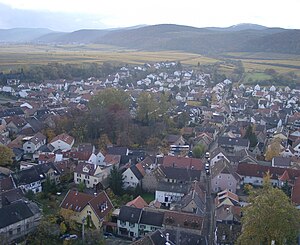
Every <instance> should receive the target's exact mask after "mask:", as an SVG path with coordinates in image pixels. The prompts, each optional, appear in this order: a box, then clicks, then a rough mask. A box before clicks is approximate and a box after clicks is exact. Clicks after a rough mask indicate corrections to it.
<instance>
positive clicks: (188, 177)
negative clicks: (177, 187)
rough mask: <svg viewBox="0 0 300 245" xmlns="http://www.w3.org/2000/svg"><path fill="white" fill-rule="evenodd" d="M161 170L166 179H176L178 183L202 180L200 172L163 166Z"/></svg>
mask: <svg viewBox="0 0 300 245" xmlns="http://www.w3.org/2000/svg"><path fill="white" fill-rule="evenodd" d="M160 169H161V170H162V172H163V174H164V175H165V178H167V179H176V180H178V181H193V180H200V175H201V171H200V170H194V169H185V168H173V167H163V166H161V167H160Z"/></svg>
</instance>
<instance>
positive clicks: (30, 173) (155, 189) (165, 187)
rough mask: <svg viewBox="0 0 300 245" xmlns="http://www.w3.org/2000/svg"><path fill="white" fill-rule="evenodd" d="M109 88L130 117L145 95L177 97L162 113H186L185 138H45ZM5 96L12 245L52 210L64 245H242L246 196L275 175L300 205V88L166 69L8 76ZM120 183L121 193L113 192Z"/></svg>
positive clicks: (6, 223)
mask: <svg viewBox="0 0 300 245" xmlns="http://www.w3.org/2000/svg"><path fill="white" fill-rule="evenodd" d="M132 74H142V75H143V78H141V79H138V80H132V79H131V78H132ZM107 89H117V90H122V91H125V92H126V93H127V94H129V96H130V99H131V104H130V115H131V117H132V118H135V117H137V110H138V107H139V104H138V103H137V101H138V97H139V95H140V94H141V93H143V92H145V91H146V92H147V93H149V94H154V95H158V96H157V97H159V95H161V94H168V95H170V96H169V98H171V100H172V107H171V108H168V110H166V115H167V116H168V117H169V118H171V119H174V120H175V119H176V120H177V119H178V118H179V117H180V115H183V113H184V115H185V117H184V120H183V123H179V122H178V121H179V119H178V120H177V121H176V122H178V125H180V126H181V128H180V130H179V132H177V133H176V134H175V133H173V134H171V133H170V134H168V135H165V137H164V139H163V140H164V142H165V143H164V146H165V147H158V148H155V150H153V149H151V151H150V150H148V149H146V147H145V146H139V147H133V145H125V144H124V143H122V144H121V143H120V144H119V145H118V144H108V145H106V146H105V149H106V150H105V151H103V150H102V149H101V148H100V147H99V145H95V144H93V143H92V142H82V140H81V139H80V138H79V137H78V136H77V135H72V134H71V133H69V132H62V133H60V134H57V135H53V134H50V133H49V130H51V129H52V131H51V132H53V129H55V128H56V127H57V124H56V122H57V120H59V119H61V118H67V117H69V115H70V111H72V110H76V111H77V112H79V113H80V112H82V113H83V112H86V111H88V110H89V109H90V107H89V102H90V101H91V100H92V98H93V97H94V96H96V95H97V94H98V93H99V92H100V91H101V92H102V93H103V91H104V92H105V91H106V90H107ZM0 92H1V95H3V96H5V98H11V100H10V102H9V103H2V105H1V106H0V122H1V125H0V146H1V147H2V148H1V149H5V150H6V149H10V151H11V152H13V154H12V155H11V158H12V159H11V160H12V162H13V163H12V164H11V165H9V164H5V163H1V166H2V167H0V217H1V219H0V237H1V240H2V241H4V244H6V243H5V242H7V244H9V243H11V242H16V241H18V242H21V241H24V239H25V240H26V239H33V238H32V237H30V234H35V233H34V232H36V231H39V232H41V229H42V228H41V226H42V225H43V222H44V219H45V216H47V215H49V213H51V210H57V211H58V213H56V214H52V213H51V215H52V216H51V217H54V216H55V215H56V216H58V215H59V216H61V217H62V218H60V219H59V221H58V218H55V221H52V223H51V222H50V221H49V220H48V221H47V222H50V223H51V224H52V225H53V227H54V228H53V229H52V228H51V229H50V228H49V230H48V235H49V236H50V237H51V239H53V241H56V244H57V242H61V243H64V244H65V243H66V244H68V243H67V242H70V244H73V243H72V242H74V244H75V243H76V242H79V241H82V242H83V241H86V243H87V244H93V243H89V241H92V240H93V239H96V238H95V237H94V238H93V235H94V233H93V232H94V231H95V232H96V233H97V234H98V236H96V235H95V236H96V237H97V239H99V241H100V240H101V239H102V240H103V239H104V240H103V241H104V242H106V244H114V243H113V242H114V240H115V241H118V243H119V244H122V241H124V244H129V243H130V244H136V245H138V244H167V243H166V242H168V244H203V245H204V244H218V245H221V244H222V245H225V244H234V243H235V242H236V239H237V238H238V236H239V235H240V233H241V230H242V225H241V218H242V215H243V213H242V207H244V206H246V205H247V202H248V193H249V190H250V189H251V188H259V187H261V186H262V185H263V178H264V177H265V175H266V174H267V173H268V174H269V176H270V181H271V183H272V185H273V186H274V187H276V188H280V189H282V190H284V192H285V193H286V194H287V195H288V196H289V197H290V198H291V201H292V203H293V205H294V206H296V207H297V208H300V178H298V177H299V176H300V100H299V98H300V87H295V88H290V87H288V86H286V87H282V86H278V85H275V84H274V85H272V86H268V87H267V86H260V85H258V84H257V85H255V86H252V85H247V84H243V83H242V82H241V81H240V82H239V83H236V82H232V81H231V80H229V79H224V80H223V81H221V82H214V81H213V80H212V76H211V74H209V73H206V72H201V71H195V70H193V69H191V68H188V67H187V68H185V67H184V66H181V65H180V66H179V65H178V63H177V62H159V63H154V64H145V65H141V66H133V65H132V66H123V67H121V68H120V69H119V70H118V71H116V72H115V73H113V74H110V75H109V76H108V77H105V78H94V77H91V78H89V79H86V80H83V79H81V80H79V79H78V80H65V79H58V80H53V81H41V82H40V83H28V82H23V81H22V80H19V79H16V78H12V79H8V80H7V83H6V84H5V85H3V86H1V87H0ZM150 113H153V111H152V112H150ZM147 115H148V114H147ZM159 116H160V115H157V117H159ZM181 119H182V118H181ZM47 132H48V133H47ZM1 154H2V153H1ZM5 154H6V153H5ZM3 155H4V150H3ZM12 166H17V169H16V168H13V167H12ZM118 174H120V176H121V177H120V178H119V180H120V179H121V184H122V186H121V188H120V189H122V190H118V188H116V187H114V186H112V183H114V184H115V182H117V178H118ZM113 176H114V177H113ZM116 176H117V177H116ZM116 184H117V183H116ZM53 190H54V191H53ZM118 191H119V194H120V193H121V194H122V195H119V194H118V193H116V192H118ZM42 194H44V195H42ZM39 195H40V196H41V199H37V198H36V196H39ZM124 196H125V197H126V198H122V199H124V200H122V201H120V200H121V197H124ZM45 197H46V198H45ZM128 197H129V198H128ZM47 198H48V199H47ZM48 202H49V204H48ZM50 203H51V204H50ZM56 216H55V217H56ZM49 227H50V226H49ZM51 227H52V226H51ZM91 230H92V231H93V232H91ZM37 237H38V236H37ZM49 239H50V238H49ZM89 239H90V240H89ZM49 244H50V243H49Z"/></svg>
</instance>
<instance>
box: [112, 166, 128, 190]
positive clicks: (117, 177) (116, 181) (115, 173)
mask: <svg viewBox="0 0 300 245" xmlns="http://www.w3.org/2000/svg"><path fill="white" fill-rule="evenodd" d="M123 180H124V178H123V175H122V173H121V171H119V170H118V169H117V167H116V166H115V165H114V166H113V168H112V169H111V170H110V176H109V186H110V188H111V189H112V191H113V192H114V194H116V195H122V191H123V189H122V186H123Z"/></svg>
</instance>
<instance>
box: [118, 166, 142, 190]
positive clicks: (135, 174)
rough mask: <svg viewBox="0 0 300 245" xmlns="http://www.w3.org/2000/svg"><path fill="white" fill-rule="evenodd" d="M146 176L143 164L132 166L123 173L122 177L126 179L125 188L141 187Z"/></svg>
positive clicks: (124, 181)
mask: <svg viewBox="0 0 300 245" xmlns="http://www.w3.org/2000/svg"><path fill="white" fill-rule="evenodd" d="M144 175H145V170H144V168H143V166H142V164H140V163H138V164H136V165H132V166H131V167H129V168H127V169H126V170H125V171H124V172H123V173H122V176H123V177H124V180H123V188H124V189H127V188H136V187H137V185H140V186H141V182H142V179H143V177H144Z"/></svg>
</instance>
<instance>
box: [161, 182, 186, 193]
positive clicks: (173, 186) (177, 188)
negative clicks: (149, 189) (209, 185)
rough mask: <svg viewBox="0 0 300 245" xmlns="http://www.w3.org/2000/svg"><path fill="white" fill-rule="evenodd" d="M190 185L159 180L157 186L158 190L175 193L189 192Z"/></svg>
mask: <svg viewBox="0 0 300 245" xmlns="http://www.w3.org/2000/svg"><path fill="white" fill-rule="evenodd" d="M189 188H190V185H187V184H180V183H169V182H159V183H158V186H157V190H158V191H166V192H173V193H182V194H187V193H188V191H189Z"/></svg>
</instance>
